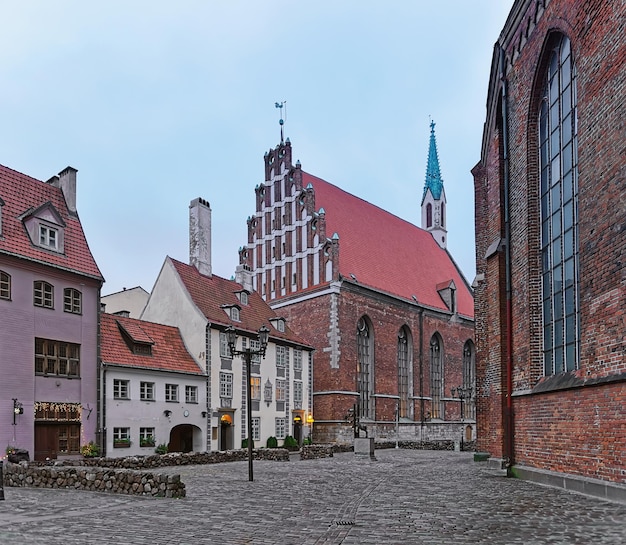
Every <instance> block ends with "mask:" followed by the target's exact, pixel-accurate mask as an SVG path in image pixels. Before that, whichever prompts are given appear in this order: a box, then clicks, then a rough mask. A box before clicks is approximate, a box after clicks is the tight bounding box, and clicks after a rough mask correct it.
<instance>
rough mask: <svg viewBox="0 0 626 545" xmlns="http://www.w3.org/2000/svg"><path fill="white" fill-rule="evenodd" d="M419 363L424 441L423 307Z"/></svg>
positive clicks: (421, 420) (421, 419) (422, 434)
mask: <svg viewBox="0 0 626 545" xmlns="http://www.w3.org/2000/svg"><path fill="white" fill-rule="evenodd" d="M419 331H420V347H419V365H420V441H421V442H423V441H424V342H423V337H424V309H423V308H421V307H420V309H419Z"/></svg>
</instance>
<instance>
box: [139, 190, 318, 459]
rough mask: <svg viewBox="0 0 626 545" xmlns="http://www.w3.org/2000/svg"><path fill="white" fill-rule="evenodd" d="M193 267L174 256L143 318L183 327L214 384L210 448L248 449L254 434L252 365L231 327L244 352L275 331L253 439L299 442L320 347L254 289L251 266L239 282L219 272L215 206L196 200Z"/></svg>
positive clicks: (258, 369)
mask: <svg viewBox="0 0 626 545" xmlns="http://www.w3.org/2000/svg"><path fill="white" fill-rule="evenodd" d="M189 223H190V241H189V247H190V264H189V265H187V264H185V263H181V262H180V261H177V260H174V259H172V258H170V257H167V258H166V260H165V262H164V264H163V267H162V268H161V271H160V273H159V275H158V278H157V280H156V283H155V285H154V288H153V290H152V293H151V294H150V297H149V299H148V302H147V304H146V307H145V309H144V311H143V314H142V319H144V320H150V321H153V322H158V323H162V324H168V325H171V326H175V327H178V329H179V330H180V333H181V335H182V338H183V340H184V342H185V345H186V346H187V348H188V350H189V352H190V353H191V354H192V356H193V358H194V359H195V361H196V362H197V364H198V365H200V366H201V367H202V368H203V369H204V370H205V373H206V376H207V378H208V382H209V385H210V386H209V388H208V391H207V406H208V414H209V415H210V421H209V422H208V427H209V429H210V433H209V434H207V439H206V445H205V449H206V450H227V449H232V448H241V447H242V440H243V439H245V438H246V437H247V426H246V423H247V410H248V407H247V406H246V379H245V363H244V361H243V360H242V359H241V358H240V357H238V356H236V357H235V358H233V357H232V356H231V354H230V350H229V348H228V344H227V339H226V334H225V330H226V328H228V327H230V326H232V327H234V328H235V329H236V330H237V334H238V336H239V338H238V345H237V349H239V350H241V349H242V348H249V347H251V348H253V349H256V348H258V338H257V335H258V331H259V329H260V328H261V327H262V326H266V327H267V328H269V330H270V337H269V344H268V346H267V351H266V355H265V358H261V357H260V356H256V357H255V358H254V359H253V361H252V366H251V374H250V380H251V382H252V403H251V405H252V406H251V407H250V410H251V411H252V423H253V439H254V441H255V446H265V445H266V443H267V439H268V438H269V437H276V438H277V439H278V444H279V445H281V444H282V440H284V438H285V437H286V436H287V435H291V436H293V437H294V438H295V439H296V440H297V441H298V442H302V440H303V439H304V438H305V437H306V436H307V435H308V433H309V430H308V428H307V427H306V422H307V417H308V416H309V415H311V407H312V405H311V399H312V398H311V365H312V349H311V347H310V346H309V345H308V344H307V343H306V342H305V341H304V340H303V339H301V338H300V337H298V336H297V335H296V334H294V333H293V332H292V331H291V329H290V328H289V327H288V325H287V323H286V322H285V320H284V319H283V318H281V317H280V316H279V315H277V314H276V313H275V312H274V311H273V310H272V309H271V308H270V307H269V306H268V304H267V303H265V301H263V299H262V298H261V297H260V296H259V294H257V293H256V292H254V291H253V289H252V279H251V275H250V274H249V272H248V271H246V270H244V269H243V268H241V267H240V268H239V269H238V271H237V281H233V280H226V279H224V278H221V277H219V276H215V275H213V274H212V272H211V209H210V206H209V203H208V202H206V201H204V200H202V199H195V200H194V201H192V202H191V205H190V222H189Z"/></svg>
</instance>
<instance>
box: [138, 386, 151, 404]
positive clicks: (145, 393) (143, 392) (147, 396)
mask: <svg viewBox="0 0 626 545" xmlns="http://www.w3.org/2000/svg"><path fill="white" fill-rule="evenodd" d="M139 397H140V399H141V400H142V401H154V382H140V383H139Z"/></svg>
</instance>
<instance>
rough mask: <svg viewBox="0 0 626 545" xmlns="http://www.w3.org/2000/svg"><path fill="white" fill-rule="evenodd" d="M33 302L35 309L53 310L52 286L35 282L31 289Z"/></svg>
mask: <svg viewBox="0 0 626 545" xmlns="http://www.w3.org/2000/svg"><path fill="white" fill-rule="evenodd" d="M33 302H34V304H35V306H36V307H44V308H54V286H53V285H52V284H49V283H48V282H44V281H43V280H36V281H35V283H34V289H33Z"/></svg>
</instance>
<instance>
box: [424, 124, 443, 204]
mask: <svg viewBox="0 0 626 545" xmlns="http://www.w3.org/2000/svg"><path fill="white" fill-rule="evenodd" d="M429 189H430V192H431V193H432V195H433V198H434V199H435V200H439V199H440V198H441V190H442V189H443V180H442V179H441V172H440V170H439V156H438V155H437V140H436V139H435V122H434V121H431V122H430V145H429V147H428V164H427V165H426V183H425V184H424V195H422V202H424V197H425V196H426V192H427V191H428V190H429Z"/></svg>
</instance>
